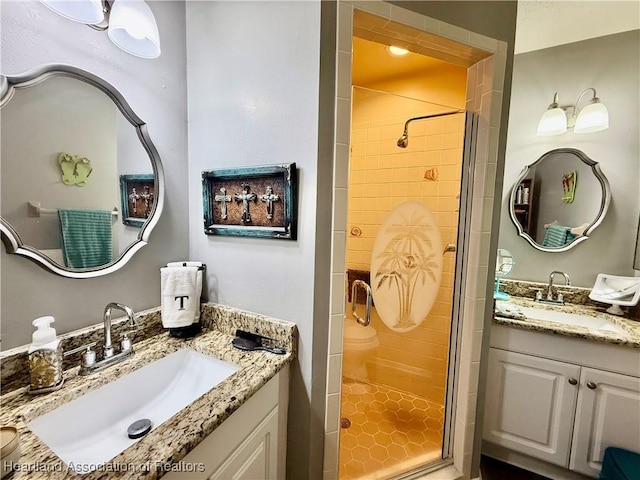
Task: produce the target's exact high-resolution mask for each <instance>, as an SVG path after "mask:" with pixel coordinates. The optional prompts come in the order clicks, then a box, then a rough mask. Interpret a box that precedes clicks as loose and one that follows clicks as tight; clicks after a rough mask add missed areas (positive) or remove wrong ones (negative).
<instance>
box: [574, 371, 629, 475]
mask: <svg viewBox="0 0 640 480" xmlns="http://www.w3.org/2000/svg"><path fill="white" fill-rule="evenodd" d="M609 446H612V447H620V448H626V449H627V450H631V451H633V452H640V379H639V378H637V377H631V376H628V375H619V374H617V373H610V372H604V371H602V370H594V369H591V368H586V367H583V368H582V376H581V378H580V393H579V395H578V407H577V410H576V425H575V430H574V433H573V445H572V447H571V465H570V468H571V469H572V470H576V471H578V472H581V473H584V474H586V475H590V476H597V475H598V473H600V469H601V468H602V457H603V456H604V449H605V448H607V447H609Z"/></svg>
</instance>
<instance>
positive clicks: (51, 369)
mask: <svg viewBox="0 0 640 480" xmlns="http://www.w3.org/2000/svg"><path fill="white" fill-rule="evenodd" d="M54 321H55V319H54V318H53V317H40V318H36V319H35V320H34V321H33V322H32V323H33V326H34V327H36V330H35V332H33V336H32V341H31V346H30V347H29V377H30V388H29V393H32V394H36V393H48V392H52V391H54V390H57V389H58V388H60V387H61V386H62V382H63V380H64V378H63V376H62V349H61V348H60V340H59V339H58V338H57V337H56V331H55V330H54V329H53V328H52V327H51V323H52V322H54Z"/></svg>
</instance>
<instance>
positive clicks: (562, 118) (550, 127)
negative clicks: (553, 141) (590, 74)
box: [536, 88, 609, 137]
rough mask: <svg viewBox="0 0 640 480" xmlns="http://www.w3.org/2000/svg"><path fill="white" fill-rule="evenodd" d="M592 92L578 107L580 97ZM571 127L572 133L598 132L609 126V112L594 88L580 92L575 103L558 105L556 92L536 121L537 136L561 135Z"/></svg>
mask: <svg viewBox="0 0 640 480" xmlns="http://www.w3.org/2000/svg"><path fill="white" fill-rule="evenodd" d="M588 92H593V97H592V98H591V101H590V102H589V103H588V104H587V105H585V106H584V108H582V110H580V109H578V104H579V103H580V100H582V97H583V96H584V95H585V94H586V93H588ZM569 128H572V129H573V133H591V132H599V131H600V130H605V129H607V128H609V112H608V111H607V107H605V106H604V104H603V103H602V102H600V99H599V98H598V97H597V96H596V90H595V88H587V89H586V90H585V91H584V92H582V93H581V94H580V96H579V97H578V100H577V101H576V103H575V105H566V106H559V105H558V94H557V93H556V94H555V95H554V96H553V103H552V104H551V105H549V108H548V110H547V111H546V112H544V114H543V115H542V117H541V118H540V121H539V122H538V131H537V133H536V135H537V136H539V137H549V136H552V135H561V134H563V133H565V132H566V131H567V129H569Z"/></svg>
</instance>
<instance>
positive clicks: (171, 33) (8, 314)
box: [0, 0, 189, 349]
mask: <svg viewBox="0 0 640 480" xmlns="http://www.w3.org/2000/svg"><path fill="white" fill-rule="evenodd" d="M148 3H149V5H150V7H151V9H152V11H153V12H154V15H155V17H156V21H157V23H158V27H159V30H160V41H161V44H162V55H161V56H160V57H159V58H157V59H154V60H144V59H140V58H136V57H133V56H131V55H129V54H127V53H125V52H123V51H122V50H120V49H119V48H117V47H116V46H115V45H113V44H112V43H111V41H110V40H109V39H108V37H107V34H106V33H105V32H98V31H95V30H93V29H91V28H89V27H87V26H85V25H82V24H79V23H75V22H72V21H69V20H66V19H64V18H62V17H60V16H59V15H57V14H55V13H53V12H52V11H50V10H49V9H47V8H46V7H45V6H44V5H43V4H41V3H40V2H38V1H36V0H30V1H23V2H2V19H1V24H0V25H1V27H2V32H1V38H0V40H1V43H2V51H1V54H2V73H4V74H17V73H21V72H24V71H27V70H29V69H31V68H33V67H35V66H38V65H41V64H46V63H65V64H71V65H74V66H77V67H80V68H82V69H84V70H88V71H90V72H92V73H94V74H97V75H99V76H100V77H102V78H104V79H105V80H106V81H107V82H109V83H111V84H112V85H113V86H114V87H115V88H116V89H118V90H119V91H120V93H122V94H123V95H124V97H125V98H126V99H127V100H128V102H129V104H130V105H131V107H132V108H133V110H134V111H135V112H136V113H137V114H138V116H139V117H140V118H142V119H143V121H145V122H146V123H147V125H148V128H149V134H150V136H151V138H152V140H153V142H154V144H155V146H156V148H157V149H158V152H159V153H160V157H161V158H162V163H163V166H164V169H165V175H166V197H165V209H164V212H163V214H162V218H161V220H160V222H159V223H158V225H157V226H156V228H155V229H154V231H153V232H152V233H151V237H150V242H149V245H147V246H146V247H144V248H143V249H142V250H140V251H139V252H138V253H136V255H135V256H134V257H133V259H132V260H131V261H130V262H129V264H128V265H127V266H125V267H124V268H122V269H121V270H119V271H117V272H116V273H113V274H111V275H108V276H106V277H100V278H96V279H82V280H77V279H67V278H63V277H59V276H57V275H54V274H52V273H50V272H48V271H45V270H43V269H41V268H40V267H39V266H37V265H36V264H35V263H33V262H31V261H29V260H27V259H26V258H23V257H19V256H17V255H8V254H7V253H6V251H5V248H4V246H2V247H0V250H1V252H2V253H0V266H1V274H0V278H1V287H0V288H1V289H0V312H1V318H0V320H1V322H2V323H1V333H2V348H3V349H8V348H11V347H15V346H18V345H23V344H26V343H29V342H30V341H31V332H32V330H33V327H32V326H31V320H33V319H34V318H36V317H39V316H41V315H53V316H55V317H56V323H55V324H54V326H55V327H56V329H57V331H58V333H64V332H68V331H71V330H76V329H78V328H81V327H84V326H87V325H91V324H96V323H99V322H101V321H102V311H103V309H104V306H105V305H106V304H107V303H108V302H111V301H118V302H122V303H126V304H128V305H131V306H132V307H133V308H134V309H135V310H142V309H146V308H151V307H155V306H157V305H159V304H160V272H159V268H160V267H161V266H162V265H163V264H165V263H166V262H168V261H172V260H181V259H184V258H186V257H187V252H188V242H189V239H188V214H187V195H186V194H185V187H186V185H187V125H186V118H187V114H186V55H185V6H184V3H183V2H172V1H161V2H155V1H151V2H148Z"/></svg>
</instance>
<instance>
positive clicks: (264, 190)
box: [202, 163, 297, 240]
mask: <svg viewBox="0 0 640 480" xmlns="http://www.w3.org/2000/svg"><path fill="white" fill-rule="evenodd" d="M202 206H203V209H204V233H206V234H207V235H231V236H240V237H262V238H278V239H286V240H295V239H296V235H297V221H296V220H297V170H296V164H295V163H289V164H284V165H267V166H258V167H243V168H228V169H220V170H204V171H203V172H202Z"/></svg>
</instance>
